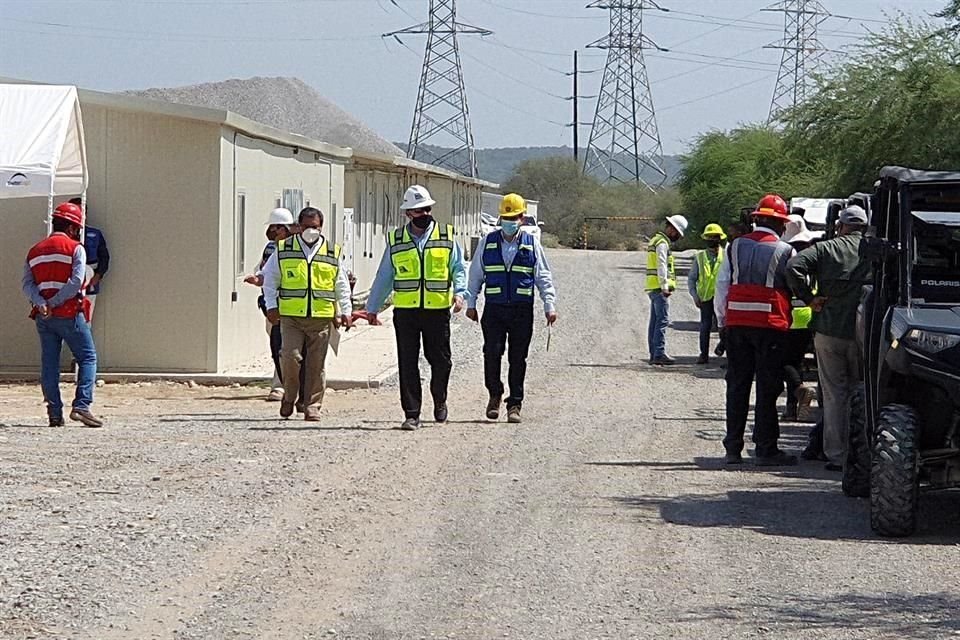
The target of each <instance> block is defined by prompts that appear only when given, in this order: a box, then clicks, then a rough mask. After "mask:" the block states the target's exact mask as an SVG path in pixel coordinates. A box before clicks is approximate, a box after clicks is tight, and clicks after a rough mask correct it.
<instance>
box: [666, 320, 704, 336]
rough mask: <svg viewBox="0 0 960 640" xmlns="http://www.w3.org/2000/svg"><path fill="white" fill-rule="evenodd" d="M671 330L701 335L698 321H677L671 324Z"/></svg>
mask: <svg viewBox="0 0 960 640" xmlns="http://www.w3.org/2000/svg"><path fill="white" fill-rule="evenodd" d="M670 328H671V329H673V330H674V331H692V332H694V333H700V322H699V321H696V320H677V321H676V322H671V323H670Z"/></svg>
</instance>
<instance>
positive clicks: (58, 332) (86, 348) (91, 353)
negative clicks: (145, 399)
mask: <svg viewBox="0 0 960 640" xmlns="http://www.w3.org/2000/svg"><path fill="white" fill-rule="evenodd" d="M37 333H39V334H40V352H41V357H40V363H41V369H40V387H41V388H42V389H43V399H44V400H46V402H47V414H48V415H50V416H51V417H62V416H63V401H62V400H61V399H60V347H61V346H62V345H63V343H64V342H66V343H67V346H68V347H69V348H70V352H71V353H72V354H73V358H74V360H76V361H77V367H78V370H77V395H76V397H75V398H74V400H73V408H74V409H85V410H89V409H90V405H92V404H93V387H94V384H95V383H96V380H97V347H96V346H95V345H94V344H93V335H92V334H91V333H90V325H89V324H87V320H86V318H84V317H83V314H78V315H77V317H76V318H40V317H38V318H37Z"/></svg>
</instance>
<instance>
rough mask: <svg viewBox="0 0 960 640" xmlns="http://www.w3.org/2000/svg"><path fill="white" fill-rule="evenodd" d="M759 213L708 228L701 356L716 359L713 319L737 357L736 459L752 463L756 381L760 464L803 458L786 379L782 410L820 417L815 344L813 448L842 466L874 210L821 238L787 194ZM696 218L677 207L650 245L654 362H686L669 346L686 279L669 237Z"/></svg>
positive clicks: (844, 218)
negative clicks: (748, 444) (786, 444)
mask: <svg viewBox="0 0 960 640" xmlns="http://www.w3.org/2000/svg"><path fill="white" fill-rule="evenodd" d="M751 221H752V225H751V227H750V228H748V227H747V226H746V225H745V224H734V225H731V227H730V228H729V229H728V232H729V237H728V234H727V233H725V232H724V230H723V229H722V227H720V225H718V224H709V225H707V226H706V227H705V229H704V231H703V234H702V239H703V240H704V241H705V242H706V243H707V248H706V249H703V250H701V251H698V252H697V254H696V257H695V259H694V260H693V262H692V264H691V267H690V271H689V274H688V279H687V284H688V290H689V292H690V295H691V296H692V297H693V300H694V303H695V305H696V306H697V308H698V309H699V310H700V324H699V329H700V340H699V347H700V354H699V357H698V359H697V363H698V364H706V363H708V362H709V359H710V355H709V344H710V335H711V332H712V331H713V329H714V326H716V328H717V329H718V330H719V334H720V342H719V344H718V345H717V349H716V351H715V353H716V354H717V355H722V354H724V353H725V354H726V356H727V370H726V383H727V392H726V436H725V438H724V441H723V444H724V449H725V462H726V464H728V465H740V464H742V463H743V448H744V434H745V431H746V425H747V417H748V413H749V408H750V392H751V389H752V387H753V385H754V382H755V383H756V403H755V410H754V416H755V417H754V428H753V443H754V445H755V446H756V451H755V453H756V457H755V463H756V464H757V465H758V466H790V465H795V464H797V457H796V456H794V455H791V454H788V453H787V452H785V451H783V450H782V449H780V447H779V438H780V418H781V416H780V415H779V414H778V410H777V402H778V399H779V397H780V395H781V394H782V393H783V391H784V387H785V386H786V388H787V391H788V397H787V406H786V411H785V412H784V414H783V417H784V418H786V419H802V418H804V416H805V414H806V415H809V409H810V404H811V402H812V400H813V398H814V397H815V396H816V395H817V392H816V391H815V390H814V389H813V388H812V387H810V386H807V385H805V384H804V382H803V366H804V359H805V357H806V354H807V353H808V352H809V351H811V350H812V351H813V352H814V353H815V354H816V359H817V371H818V377H819V392H820V393H819V396H820V397H821V405H822V409H823V411H822V417H821V422H819V423H818V425H817V427H815V428H814V430H813V431H812V433H811V437H810V442H809V444H808V446H807V448H806V449H805V450H804V451H803V453H802V457H803V458H805V459H809V460H822V461H824V462H826V468H827V469H828V470H830V471H841V470H842V469H843V463H844V461H845V460H846V454H847V438H848V431H849V408H848V407H849V402H850V397H851V395H852V394H853V391H854V388H855V386H856V384H857V383H858V381H859V379H860V356H859V352H858V348H857V345H856V341H855V339H854V329H855V324H856V309H857V305H858V304H859V299H860V294H861V290H862V287H863V285H865V284H867V283H868V281H869V277H870V264H869V263H868V262H866V261H863V260H861V259H860V256H859V245H860V240H861V239H862V237H863V233H864V232H865V231H866V229H867V226H868V224H869V220H868V219H867V214H866V212H865V211H864V210H863V209H862V208H861V207H859V206H856V205H852V206H848V207H847V208H845V209H844V210H843V211H841V213H840V217H839V222H838V227H837V234H836V237H834V238H832V239H830V240H820V239H819V238H818V237H817V235H816V234H813V233H812V232H810V231H809V230H808V229H807V228H806V224H805V222H804V219H803V217H802V211H794V212H792V213H791V212H789V211H788V208H787V204H786V202H785V201H784V200H783V198H781V197H780V196H778V195H775V194H770V195H767V196H764V197H763V198H762V199H761V200H760V202H759V204H758V205H757V207H756V209H755V210H754V211H753V213H752V215H751ZM687 228H688V223H687V220H686V219H685V218H684V217H683V216H679V215H676V216H670V217H668V218H667V221H666V224H665V228H664V230H663V231H662V232H659V233H658V234H657V235H656V236H654V237H653V238H652V239H651V241H650V245H649V250H648V258H647V282H646V290H647V294H648V296H649V297H650V300H651V309H650V324H649V350H650V363H651V364H655V365H671V364H674V362H675V360H674V358H672V357H670V356H669V355H667V353H666V340H665V337H666V328H667V326H668V324H669V316H668V309H669V306H668V300H669V297H670V296H671V295H672V294H673V292H674V291H675V290H676V286H677V280H676V270H675V264H674V258H673V254H672V252H671V249H670V246H671V243H672V242H675V241H676V240H678V239H680V238H681V237H683V235H684V234H685V233H686V231H687ZM728 239H729V243H728V244H727V245H726V246H724V243H725V242H726V241H727V240H728Z"/></svg>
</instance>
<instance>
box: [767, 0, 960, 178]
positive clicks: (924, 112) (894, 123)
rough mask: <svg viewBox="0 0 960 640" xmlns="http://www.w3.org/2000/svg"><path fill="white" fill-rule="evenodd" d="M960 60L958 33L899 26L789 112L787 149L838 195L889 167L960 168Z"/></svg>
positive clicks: (915, 25) (873, 38)
mask: <svg viewBox="0 0 960 640" xmlns="http://www.w3.org/2000/svg"><path fill="white" fill-rule="evenodd" d="M958 4H960V3H958ZM958 62H960V43H958V41H957V38H956V37H955V36H954V35H952V34H950V33H948V32H946V31H944V30H942V29H936V28H934V27H933V26H931V25H929V24H927V23H923V22H919V23H914V22H906V21H901V22H897V23H894V24H893V25H892V26H891V27H890V28H888V29H887V30H886V31H884V32H882V33H878V34H874V35H871V36H869V37H868V39H867V42H866V43H865V46H863V47H862V48H859V49H858V50H857V53H856V54H855V55H854V56H853V57H851V58H848V59H846V60H844V61H843V62H841V63H840V64H839V65H837V66H835V67H834V68H833V69H831V70H830V72H829V73H828V74H827V75H825V76H823V77H821V78H819V79H818V81H817V85H818V86H817V92H816V95H815V97H813V98H811V99H808V100H807V101H806V102H804V103H803V104H801V105H800V106H798V107H797V108H796V109H794V110H793V111H791V112H789V113H787V114H786V116H785V117H784V122H785V125H786V129H785V138H784V143H785V149H786V150H787V152H788V154H790V155H792V156H795V157H797V158H798V159H799V160H800V161H801V162H804V163H807V164H809V165H812V166H816V167H817V172H818V173H819V174H820V175H821V176H822V177H821V187H822V189H823V190H825V191H828V192H830V193H832V194H833V195H845V194H848V193H851V192H853V191H856V190H860V189H869V188H870V186H871V185H872V184H873V182H874V180H875V179H876V177H877V173H878V171H879V169H880V168H881V167H883V166H884V165H889V164H898V165H905V166H912V167H916V168H921V169H955V168H957V167H960V109H957V105H958V104H960V67H958Z"/></svg>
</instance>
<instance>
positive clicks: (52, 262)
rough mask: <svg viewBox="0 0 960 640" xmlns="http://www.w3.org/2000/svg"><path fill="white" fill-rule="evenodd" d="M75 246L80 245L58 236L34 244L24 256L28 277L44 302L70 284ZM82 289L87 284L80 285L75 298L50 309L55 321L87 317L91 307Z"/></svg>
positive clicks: (56, 234) (71, 239) (68, 238)
mask: <svg viewBox="0 0 960 640" xmlns="http://www.w3.org/2000/svg"><path fill="white" fill-rule="evenodd" d="M78 246H80V243H79V242H77V241H76V240H74V239H73V238H70V237H69V236H67V235H66V234H65V233H59V232H57V233H53V234H51V235H50V236H49V237H47V238H44V239H43V240H41V241H40V242H38V243H37V244H35V245H34V246H33V247H32V248H31V249H30V251H29V252H28V253H27V265H28V267H29V268H30V274H31V275H32V276H33V281H34V283H36V285H37V289H39V290H40V295H41V296H43V299H44V300H50V299H51V298H53V297H54V296H55V295H57V292H59V291H60V290H61V289H63V287H64V286H66V284H67V282H69V281H70V277H71V276H72V275H73V254H74V253H76V250H77V247H78ZM85 285H86V282H84V283H82V285H81V287H80V292H79V293H77V295H76V296H75V297H73V298H71V299H70V300H66V301H65V302H63V303H62V304H60V305H58V306H56V307H54V308H53V309H51V310H50V315H52V316H53V317H55V318H76V317H77V314H79V313H81V312H84V313H86V312H87V310H88V309H89V304H90V303H89V301H88V300H86V298H84V296H83V290H84V287H85Z"/></svg>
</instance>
